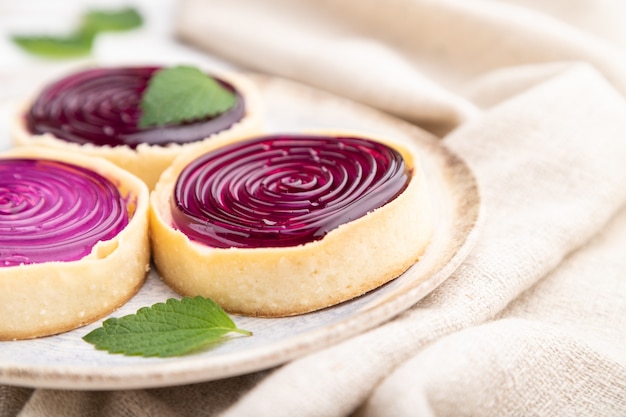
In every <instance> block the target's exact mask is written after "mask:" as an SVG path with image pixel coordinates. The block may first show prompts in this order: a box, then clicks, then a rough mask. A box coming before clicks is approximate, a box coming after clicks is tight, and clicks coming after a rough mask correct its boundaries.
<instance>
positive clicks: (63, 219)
mask: <svg viewBox="0 0 626 417" xmlns="http://www.w3.org/2000/svg"><path fill="white" fill-rule="evenodd" d="M0 201H1V202H2V203H1V204H0V340H13V339H28V338H35V337H40V336H46V335H51V334H56V333H60V332H64V331H68V330H71V329H74V328H77V327H80V326H83V325H85V324H88V323H90V322H93V321H94V320H96V319H98V318H100V317H103V316H105V315H107V314H109V313H111V312H112V311H113V310H115V309H116V308H118V307H119V306H121V305H122V304H124V303H125V302H126V301H127V300H129V299H130V298H131V297H132V296H133V295H134V294H135V293H136V292H137V291H138V290H139V288H140V287H141V286H142V284H143V282H144V280H145V277H146V273H147V271H148V268H149V262H150V244H149V238H148V208H149V191H148V188H147V186H146V185H145V183H144V182H143V181H141V180H140V179H139V178H137V177H135V176H134V175H132V174H130V173H128V172H126V171H124V170H122V169H121V168H119V167H117V166H116V165H114V164H112V163H111V162H109V161H106V160H104V159H102V158H94V157H88V156H84V155H69V154H67V153H61V152H58V151H52V150H49V149H47V150H46V149H35V148H27V147H23V148H16V149H12V150H10V151H7V152H3V153H2V154H0Z"/></svg>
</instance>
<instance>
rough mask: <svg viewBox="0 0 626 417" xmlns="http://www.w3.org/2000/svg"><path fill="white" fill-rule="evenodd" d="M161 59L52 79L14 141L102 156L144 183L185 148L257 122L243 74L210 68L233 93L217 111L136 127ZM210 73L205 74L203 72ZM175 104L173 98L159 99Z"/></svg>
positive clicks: (255, 97) (254, 94) (19, 121)
mask: <svg viewBox="0 0 626 417" xmlns="http://www.w3.org/2000/svg"><path fill="white" fill-rule="evenodd" d="M161 69H164V67H157V66H150V67H147V66H144V67H98V68H90V69H86V70H83V71H80V72H76V73H73V74H71V75H68V76H66V77H64V78H62V79H59V80H57V81H55V82H52V83H50V84H49V85H48V86H47V87H45V88H44V89H43V90H42V91H40V92H39V94H38V95H37V96H36V97H34V98H33V99H32V100H30V101H28V102H27V103H25V104H24V106H22V107H21V108H20V109H19V111H18V115H17V116H16V117H15V119H14V124H13V129H12V140H13V143H14V145H16V146H24V145H36V146H40V147H46V148H54V149H59V150H63V151H66V152H74V153H76V152H79V153H83V154H86V155H90V156H100V157H103V158H105V159H108V160H110V161H111V162H113V163H115V164H116V165H118V166H120V167H122V168H124V169H126V170H127V171H129V172H131V173H133V174H135V175H136V176H138V177H139V178H141V179H142V180H144V181H145V182H146V184H147V185H148V188H149V189H152V188H153V187H154V184H155V183H156V181H157V180H158V178H159V175H160V174H161V172H162V171H163V170H164V169H165V168H166V167H167V166H169V164H170V163H171V162H172V161H173V160H174V159H175V158H176V156H178V155H179V154H180V153H181V152H182V151H184V150H186V149H188V148H191V147H194V146H196V145H199V144H201V143H202V142H204V141H207V140H212V139H213V138H218V137H220V138H226V139H232V140H234V139H236V138H237V137H239V136H241V135H243V136H245V135H249V134H253V133H256V132H258V131H259V129H260V128H261V126H262V109H261V105H260V99H259V94H258V91H257V90H256V87H255V86H254V84H253V83H251V82H250V81H249V80H248V79H247V78H246V77H245V76H243V75H240V74H236V73H232V72H231V73H228V72H224V73H211V74H210V76H211V78H213V79H215V80H216V81H217V82H218V83H219V84H220V85H221V86H222V87H224V88H225V89H227V90H229V91H231V92H232V93H234V94H235V98H236V102H235V105H234V106H233V107H232V108H230V109H228V110H227V111H224V112H223V113H221V114H218V115H215V116H211V117H204V118H200V119H199V120H194V121H189V122H184V123H180V124H176V123H171V124H166V125H159V126H151V127H141V128H140V127H139V120H140V118H141V113H142V109H141V100H142V95H143V93H144V92H145V91H146V89H147V88H148V85H149V82H150V79H151V78H152V77H153V76H154V75H155V74H156V73H157V72H158V71H159V70H161ZM207 75H209V74H207ZM163 107H164V108H165V109H167V110H168V111H170V110H171V109H175V107H176V106H173V105H172V104H170V103H167V104H165V105H164V106H163Z"/></svg>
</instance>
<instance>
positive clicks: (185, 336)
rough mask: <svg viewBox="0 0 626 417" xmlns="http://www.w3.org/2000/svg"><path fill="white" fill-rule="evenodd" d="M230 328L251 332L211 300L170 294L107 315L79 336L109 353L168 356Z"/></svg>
mask: <svg viewBox="0 0 626 417" xmlns="http://www.w3.org/2000/svg"><path fill="white" fill-rule="evenodd" d="M230 332H237V333H241V334H245V335H251V334H252V333H251V332H249V331H247V330H242V329H239V328H238V327H237V326H236V325H235V323H234V322H233V321H232V319H231V318H230V317H229V316H228V315H227V314H226V313H225V312H224V310H222V308H221V307H220V306H219V305H217V304H216V303H215V302H214V301H213V300H211V299H209V298H204V297H200V296H198V297H194V298H191V297H185V298H183V299H181V300H177V299H174V298H171V299H169V300H167V301H166V302H165V303H157V304H154V305H153V306H151V307H143V308H140V309H139V310H138V311H137V313H136V314H130V315H127V316H124V317H121V318H110V319H107V320H105V321H104V322H103V323H102V327H99V328H97V329H95V330H93V331H91V332H90V333H88V334H87V335H85V336H84V337H83V340H85V341H86V342H88V343H91V344H93V345H94V346H95V347H96V348H97V349H101V350H107V351H109V352H110V353H121V354H124V355H128V356H145V357H151V356H158V357H170V356H180V355H185V354H188V353H191V352H194V351H198V350H200V349H203V348H207V347H208V346H210V345H213V344H216V343H219V342H222V341H224V340H226V335H227V334H228V333H230Z"/></svg>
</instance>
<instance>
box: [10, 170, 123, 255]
mask: <svg viewBox="0 0 626 417" xmlns="http://www.w3.org/2000/svg"><path fill="white" fill-rule="evenodd" d="M127 224H128V212H127V210H126V203H125V201H124V199H123V198H122V197H121V196H120V193H119V191H118V189H117V188H116V187H115V185H114V184H112V183H111V181H109V180H107V179H106V178H104V177H102V176H101V175H99V174H97V173H95V172H93V171H90V170H88V169H86V168H83V167H79V166H76V165H71V164H67V163H64V162H59V161H53V160H45V159H42V160H37V159H27V158H17V159H0V267H2V266H4V267H7V266H17V265H21V264H33V263H41V262H48V261H74V260H78V259H81V258H83V257H84V256H85V255H87V254H89V253H90V252H91V250H92V248H93V246H94V245H95V244H96V243H97V242H98V241H100V240H108V239H111V238H113V237H115V236H116V235H117V234H118V233H119V232H120V231H121V230H122V229H123V228H124V227H126V225H127Z"/></svg>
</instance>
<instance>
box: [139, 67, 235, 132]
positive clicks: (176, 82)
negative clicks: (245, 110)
mask: <svg viewBox="0 0 626 417" xmlns="http://www.w3.org/2000/svg"><path fill="white" fill-rule="evenodd" d="M235 101H236V98H235V94H234V93H233V92H231V91H229V90H228V89H226V88H224V87H223V86H222V85H220V83H219V82H217V81H216V80H215V79H214V78H212V77H211V76H209V75H207V74H205V73H203V72H202V71H200V70H199V69H197V68H195V67H190V66H176V67H171V68H164V69H161V70H159V71H157V72H156V73H155V74H154V75H153V76H152V78H151V79H150V82H149V83H148V88H147V89H146V90H145V91H144V93H143V96H142V99H141V104H140V106H141V110H142V114H141V118H140V119H139V127H140V128H146V127H151V126H163V125H167V124H180V123H184V122H190V121H194V120H199V119H203V118H205V117H212V116H216V115H218V114H220V113H223V112H225V111H226V110H228V109H230V108H231V107H233V106H234V105H235Z"/></svg>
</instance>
